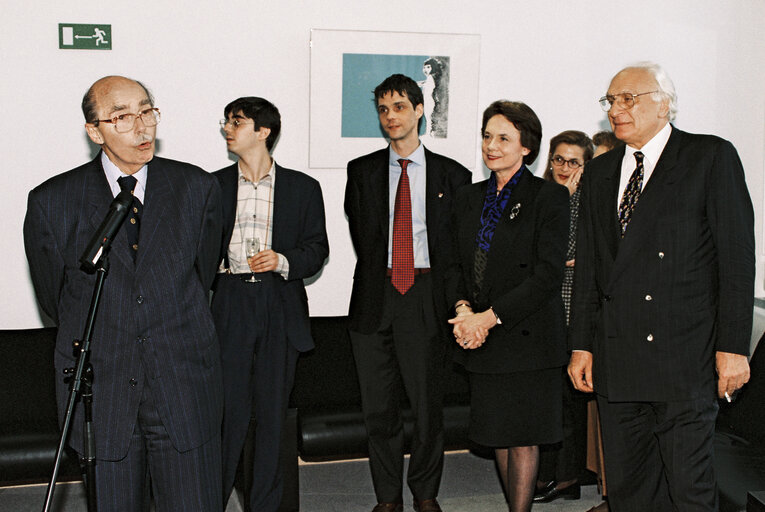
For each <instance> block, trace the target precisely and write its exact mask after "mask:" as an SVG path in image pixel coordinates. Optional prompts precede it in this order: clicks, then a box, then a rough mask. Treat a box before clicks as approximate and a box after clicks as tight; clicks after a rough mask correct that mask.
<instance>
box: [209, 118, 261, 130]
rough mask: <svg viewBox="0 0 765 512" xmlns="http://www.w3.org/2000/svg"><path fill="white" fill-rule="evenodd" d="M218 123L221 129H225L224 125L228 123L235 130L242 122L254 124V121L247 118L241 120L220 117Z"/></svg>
mask: <svg viewBox="0 0 765 512" xmlns="http://www.w3.org/2000/svg"><path fill="white" fill-rule="evenodd" d="M218 124H219V125H220V127H221V128H222V129H224V130H225V129H226V125H227V124H230V125H231V126H232V127H233V128H234V129H235V130H236V129H237V128H239V127H240V126H241V125H243V124H255V121H252V120H249V122H248V121H247V120H242V119H221V120H220V121H218Z"/></svg>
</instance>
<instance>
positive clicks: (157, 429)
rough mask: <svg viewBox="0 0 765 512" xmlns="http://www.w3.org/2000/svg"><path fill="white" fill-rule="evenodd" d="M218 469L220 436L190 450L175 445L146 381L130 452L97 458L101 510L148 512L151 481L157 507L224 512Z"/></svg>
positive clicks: (97, 489) (171, 509)
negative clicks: (118, 456)
mask: <svg viewBox="0 0 765 512" xmlns="http://www.w3.org/2000/svg"><path fill="white" fill-rule="evenodd" d="M96 434H97V435H98V434H99V433H96ZM100 434H101V435H108V433H106V432H102V433H100ZM218 467H220V439H219V438H218V437H217V436H213V437H212V438H211V439H210V440H208V441H207V442H206V443H204V444H203V445H201V446H198V447H197V448H194V449H192V450H189V451H186V452H179V451H178V450H176V449H175V447H174V446H173V444H172V442H171V441H170V437H169V435H168V433H167V430H165V427H164V426H163V425H162V420H161V419H160V416H159V413H158V412H157V408H156V405H155V402H154V395H153V393H152V390H151V387H150V381H149V380H148V379H146V382H145V384H144V388H143V392H142V394H141V404H140V406H139V408H138V419H137V421H136V426H135V430H134V431H133V436H132V439H131V440H130V448H129V449H128V454H127V456H126V457H125V458H124V459H122V460H118V461H105V460H98V461H97V463H96V486H97V487H96V495H97V496H96V498H97V506H98V510H99V512H111V511H114V512H148V511H149V503H150V489H149V483H150V484H151V491H153V495H154V502H155V505H156V510H162V511H168V512H170V511H177V512H187V511H189V510H199V511H205V512H219V511H220V510H221V506H220V503H221V496H220V471H218V470H217V468H218Z"/></svg>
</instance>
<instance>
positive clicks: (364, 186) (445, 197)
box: [345, 148, 470, 334]
mask: <svg viewBox="0 0 765 512" xmlns="http://www.w3.org/2000/svg"><path fill="white" fill-rule="evenodd" d="M388 160H389V150H388V148H385V149H381V150H379V151H375V152H374V153H370V154H368V155H365V156H362V157H359V158H356V159H355V160H352V161H350V162H348V182H347V184H346V187H345V213H346V214H347V215H348V223H349V224H350V231H351V239H352V240H353V247H354V248H355V249H356V257H357V261H356V270H355V271H354V273H353V291H352V292H351V303H350V312H349V316H350V328H351V330H353V331H356V332H360V333H364V334H371V333H373V332H374V331H375V330H376V329H377V328H378V327H379V325H380V313H381V307H380V305H381V304H382V303H383V290H384V286H385V279H386V277H385V270H386V269H387V268H388V237H389V233H388V231H389V219H390V208H389V205H388V202H389V190H388V188H389V187H388V171H389V165H388ZM425 166H426V173H427V178H426V185H425V196H426V198H425V215H426V222H427V225H428V226H427V227H428V251H429V253H430V268H431V272H432V273H433V302H434V307H435V311H436V312H437V313H438V314H439V316H441V317H442V318H443V321H444V322H446V315H447V311H448V309H449V307H451V304H448V299H447V297H446V293H445V290H446V289H447V288H446V286H447V283H448V282H449V281H450V280H454V278H455V277H456V267H455V254H454V250H453V247H452V225H451V209H452V207H453V204H454V197H455V193H456V191H457V189H458V188H459V187H461V186H463V185H466V184H468V183H470V172H469V171H468V170H467V169H465V168H464V167H463V166H462V165H460V164H459V163H457V162H456V161H454V160H452V159H450V158H447V157H445V156H442V155H439V154H436V153H433V152H431V151H429V150H428V149H427V148H426V149H425Z"/></svg>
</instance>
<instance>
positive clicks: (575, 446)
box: [538, 367, 592, 482]
mask: <svg viewBox="0 0 765 512" xmlns="http://www.w3.org/2000/svg"><path fill="white" fill-rule="evenodd" d="M590 399H592V394H590V393H582V392H580V391H577V390H576V389H574V386H573V385H572V384H571V379H569V378H568V374H567V373H566V368H565V367H564V368H563V440H562V441H561V442H560V443H557V444H552V445H542V446H540V454H539V477H538V480H540V481H542V482H549V481H551V480H555V481H557V482H567V481H569V480H575V479H576V480H578V479H580V478H581V477H582V475H583V474H584V472H585V470H586V466H587V402H588V401H589V400H590Z"/></svg>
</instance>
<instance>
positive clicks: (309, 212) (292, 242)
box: [215, 164, 329, 352]
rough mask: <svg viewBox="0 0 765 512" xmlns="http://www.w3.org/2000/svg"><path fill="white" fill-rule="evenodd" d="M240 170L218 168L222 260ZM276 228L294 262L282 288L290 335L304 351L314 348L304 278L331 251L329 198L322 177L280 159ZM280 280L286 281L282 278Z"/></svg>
mask: <svg viewBox="0 0 765 512" xmlns="http://www.w3.org/2000/svg"><path fill="white" fill-rule="evenodd" d="M238 172H239V171H238V168H237V164H233V165H230V166H228V167H225V168H223V169H221V170H219V171H217V172H215V176H216V177H217V178H218V181H219V183H220V186H221V190H222V191H223V226H224V229H223V238H222V243H221V245H220V254H219V261H220V260H223V259H227V257H228V256H227V254H228V246H229V243H230V242H231V234H232V233H233V231H234V224H235V222H236V198H237V190H238V181H237V178H238V176H239V174H238ZM272 229H273V233H272V236H273V240H272V244H271V248H272V249H273V250H274V251H275V252H278V253H280V254H283V255H284V257H285V258H287V261H288V262H289V265H290V270H289V274H288V279H287V281H286V282H284V286H282V287H280V293H281V298H282V305H283V307H284V314H285V316H286V320H287V321H286V325H287V339H288V340H289V341H290V343H291V344H292V346H293V347H295V349H297V350H299V351H301V352H304V351H306V350H311V349H312V348H313V347H314V343H313V338H312V337H311V324H310V321H309V316H308V298H307V296H306V293H305V286H304V285H303V279H305V278H308V277H311V276H313V275H314V274H316V273H317V272H318V271H319V270H320V269H321V267H322V265H324V260H326V259H327V256H328V255H329V242H328V241H327V230H326V226H325V221H324V199H323V198H322V194H321V187H320V186H319V182H318V181H316V180H315V179H313V178H311V177H310V176H307V175H306V174H303V173H302V172H298V171H293V170H290V169H285V168H284V167H282V166H280V165H279V164H276V184H275V187H274V218H273V228H272ZM277 282H281V278H279V280H277Z"/></svg>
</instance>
